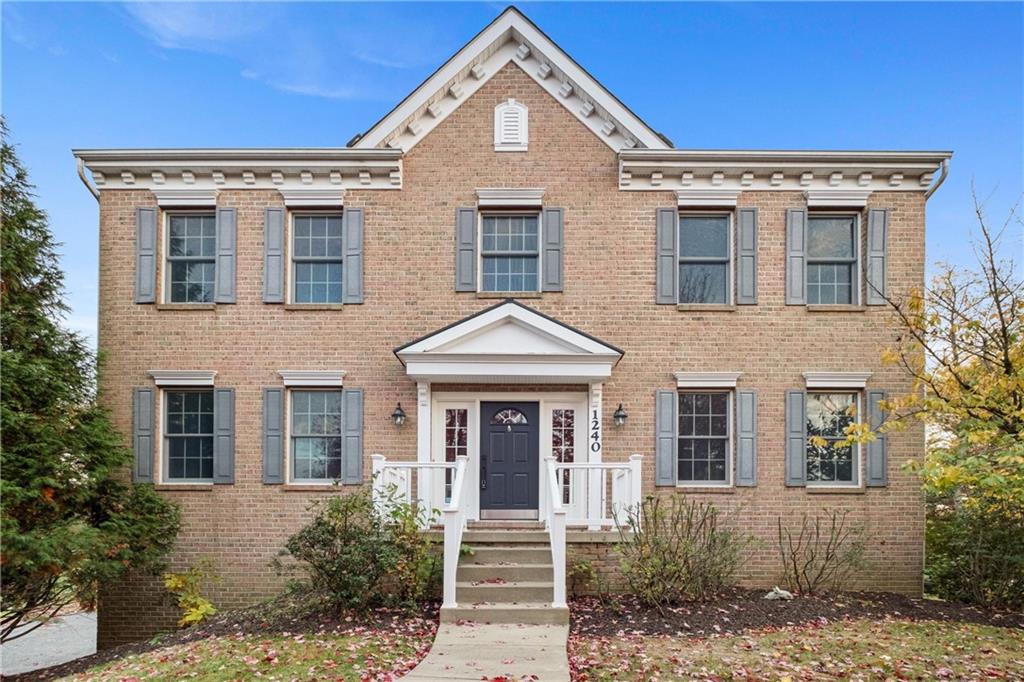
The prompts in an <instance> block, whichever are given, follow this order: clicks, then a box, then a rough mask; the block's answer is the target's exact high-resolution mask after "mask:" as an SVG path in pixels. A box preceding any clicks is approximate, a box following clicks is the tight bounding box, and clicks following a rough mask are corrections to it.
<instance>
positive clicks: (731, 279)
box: [676, 204, 736, 308]
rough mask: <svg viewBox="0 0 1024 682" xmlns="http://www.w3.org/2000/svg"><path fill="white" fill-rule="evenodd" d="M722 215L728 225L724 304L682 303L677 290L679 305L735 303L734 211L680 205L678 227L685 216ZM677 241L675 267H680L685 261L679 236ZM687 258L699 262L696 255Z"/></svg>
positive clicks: (712, 304)
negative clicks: (693, 208) (690, 207)
mask: <svg viewBox="0 0 1024 682" xmlns="http://www.w3.org/2000/svg"><path fill="white" fill-rule="evenodd" d="M716 205H720V204H716ZM691 206H693V205H692V204H691ZM722 217H724V218H725V219H726V222H727V223H728V225H727V226H726V238H727V240H728V244H727V246H726V256H727V260H726V263H725V270H726V272H725V276H726V281H725V303H724V304H720V303H683V302H682V301H680V300H679V292H676V303H678V304H679V305H684V306H694V307H696V308H699V307H700V306H716V305H727V306H728V305H733V304H734V303H735V301H736V295H735V291H736V258H735V252H736V244H735V242H736V240H735V237H734V234H735V231H736V220H735V211H726V210H719V211H715V210H711V209H707V210H703V211H701V210H687V209H684V208H682V207H680V209H679V228H680V230H682V222H683V219H685V218H722ZM678 241H679V243H678V244H677V248H676V268H680V266H682V265H683V264H684V263H685V261H683V258H684V256H683V253H682V251H683V242H682V239H681V238H680V239H679V240H678ZM688 258H693V259H694V260H692V261H690V262H691V263H693V262H699V258H698V257H696V256H688ZM711 260H714V259H711Z"/></svg>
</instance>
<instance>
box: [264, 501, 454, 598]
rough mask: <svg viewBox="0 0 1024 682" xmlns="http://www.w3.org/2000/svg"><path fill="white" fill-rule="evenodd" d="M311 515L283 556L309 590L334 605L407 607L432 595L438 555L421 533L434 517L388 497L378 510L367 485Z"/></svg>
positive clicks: (326, 503) (318, 505)
mask: <svg viewBox="0 0 1024 682" xmlns="http://www.w3.org/2000/svg"><path fill="white" fill-rule="evenodd" d="M313 510H314V516H313V520H312V521H310V523H309V524H307V525H306V526H305V527H303V528H302V529H301V530H299V532H297V533H296V534H295V535H293V536H291V537H290V538H289V539H288V542H287V543H286V544H285V550H284V551H283V552H282V554H283V555H286V556H291V557H293V558H294V559H295V560H296V561H298V562H299V563H300V564H301V565H302V566H303V568H304V569H305V571H306V573H307V574H308V576H309V580H310V583H311V587H312V588H313V589H315V590H317V591H318V592H320V593H321V594H323V595H324V597H325V598H327V599H328V600H329V601H331V602H332V603H333V604H334V605H336V606H342V607H349V608H360V607H365V606H371V605H377V604H409V603H411V602H414V601H417V600H420V599H423V598H424V597H427V596H430V595H431V594H432V592H433V591H434V590H436V587H437V584H438V583H439V579H440V572H441V570H440V558H439V553H438V552H437V551H435V547H434V545H435V543H434V541H433V540H432V539H431V538H430V537H429V536H427V535H426V534H424V533H422V532H420V529H421V528H422V527H423V526H425V525H426V524H427V523H428V522H431V521H433V519H434V516H435V513H433V512H432V513H430V514H428V513H427V512H425V511H423V510H422V509H421V508H420V507H419V506H418V505H417V504H416V503H413V504H408V503H405V502H403V501H399V500H397V499H396V498H395V496H394V495H393V494H391V495H388V496H387V499H385V500H382V504H380V505H377V504H375V503H374V500H373V497H372V491H371V489H370V486H364V487H363V488H362V489H360V490H359V491H356V492H352V493H349V494H346V495H338V496H334V497H331V498H328V499H327V500H325V501H321V502H317V503H314V506H313ZM278 566H280V562H278Z"/></svg>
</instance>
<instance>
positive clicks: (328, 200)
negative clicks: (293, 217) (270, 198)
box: [280, 187, 345, 208]
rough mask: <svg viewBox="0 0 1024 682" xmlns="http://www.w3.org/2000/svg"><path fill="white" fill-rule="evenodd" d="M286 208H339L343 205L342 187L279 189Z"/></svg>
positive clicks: (343, 193)
mask: <svg viewBox="0 0 1024 682" xmlns="http://www.w3.org/2000/svg"><path fill="white" fill-rule="evenodd" d="M280 192H281V196H282V197H284V205H285V206H287V207H288V208H316V207H321V208H325V207H330V208H341V207H342V206H344V205H345V190H344V189H315V188H304V187H295V188H288V189H282V190H280Z"/></svg>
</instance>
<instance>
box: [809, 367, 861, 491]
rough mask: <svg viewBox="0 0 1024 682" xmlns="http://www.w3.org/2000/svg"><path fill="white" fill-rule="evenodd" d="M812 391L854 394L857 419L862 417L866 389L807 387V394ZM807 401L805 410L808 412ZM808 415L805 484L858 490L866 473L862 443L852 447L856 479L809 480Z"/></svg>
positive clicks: (811, 486)
mask: <svg viewBox="0 0 1024 682" xmlns="http://www.w3.org/2000/svg"><path fill="white" fill-rule="evenodd" d="M812 393H825V394H831V395H839V394H842V395H852V396H853V399H854V405H855V406H856V408H857V420H860V418H861V415H862V413H861V410H862V409H863V402H864V401H863V397H864V390H863V389H856V388H827V387H816V388H808V389H805V391H804V394H805V396H810V394H812ZM806 409H807V408H806V402H805V407H804V410H805V412H806ZM806 422H807V416H806V413H805V415H804V429H805V433H804V457H803V460H804V471H803V475H804V485H805V486H806V487H808V488H842V489H847V490H857V489H859V488H863V487H864V475H863V473H864V472H863V471H862V469H861V465H862V463H861V457H862V455H861V445H860V443H853V444H852V445H851V446H850V447H851V448H853V450H852V455H853V464H852V469H851V471H852V472H854V473H855V474H856V480H855V481H809V480H807V449H808V448H809V447H810V438H811V437H810V435H809V434H807V433H806V429H807V424H806Z"/></svg>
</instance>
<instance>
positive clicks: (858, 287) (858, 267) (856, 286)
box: [804, 209, 864, 306]
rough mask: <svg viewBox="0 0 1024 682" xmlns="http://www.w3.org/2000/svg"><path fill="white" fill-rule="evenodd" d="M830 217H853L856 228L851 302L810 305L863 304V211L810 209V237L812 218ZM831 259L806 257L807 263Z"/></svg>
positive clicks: (808, 226) (808, 227)
mask: <svg viewBox="0 0 1024 682" xmlns="http://www.w3.org/2000/svg"><path fill="white" fill-rule="evenodd" d="M828 217H835V218H853V229H854V235H853V263H852V264H851V265H852V266H853V274H852V276H851V278H850V288H851V291H850V302H849V303H834V304H830V303H821V304H818V303H811V304H809V305H811V306H815V305H840V306H859V305H860V304H861V300H862V299H863V298H864V296H863V293H862V291H863V289H864V260H863V254H862V253H861V252H862V249H861V230H862V227H861V211H851V210H849V209H847V210H829V209H824V210H819V209H816V210H814V211H809V212H808V213H807V230H808V237H809V236H810V235H809V231H810V229H811V220H813V219H814V218H828ZM830 260H831V259H829V258H825V257H814V258H812V257H811V256H810V255H808V256H807V258H806V261H807V265H814V264H817V263H822V262H825V263H828V262H830ZM836 260H841V259H836ZM806 269H807V268H805V273H804V277H806V276H807V274H806ZM804 289H805V290H806V289H807V282H806V281H805V282H804Z"/></svg>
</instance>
